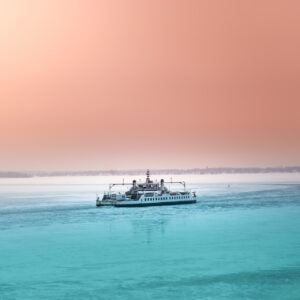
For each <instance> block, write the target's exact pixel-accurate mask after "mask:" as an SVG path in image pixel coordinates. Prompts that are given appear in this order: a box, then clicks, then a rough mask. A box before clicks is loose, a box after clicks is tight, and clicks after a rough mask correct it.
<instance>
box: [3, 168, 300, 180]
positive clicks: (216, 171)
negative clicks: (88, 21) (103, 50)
mask: <svg viewBox="0 0 300 300" xmlns="http://www.w3.org/2000/svg"><path fill="white" fill-rule="evenodd" d="M266 173H300V166H295V167H269V168H202V169H201V168H192V169H154V170H152V169H151V174H153V175H156V174H165V175H167V174H172V175H180V174H194V175H204V174H266ZM144 174H145V170H144V169H134V170H86V171H51V172H50V171H48V172H47V171H30V172H12V171H7V172H4V171H2V172H0V178H31V177H54V176H113V175H144Z"/></svg>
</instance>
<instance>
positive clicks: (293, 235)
mask: <svg viewBox="0 0 300 300" xmlns="http://www.w3.org/2000/svg"><path fill="white" fill-rule="evenodd" d="M187 181H188V179H187ZM190 187H191V188H193V189H194V190H197V192H198V194H199V202H198V203H197V204H194V205H182V206H166V207H146V208H111V207H105V208H96V207H95V192H96V191H99V185H96V184H94V183H91V184H89V183H88V180H87V182H86V183H84V184H78V183H76V184H69V183H63V184H62V183H59V184H55V183H53V182H51V183H47V182H46V183H45V182H42V183H36V182H34V183H31V182H30V179H28V180H27V182H26V183H20V182H19V181H17V180H16V182H11V181H10V182H9V183H5V182H4V183H3V182H2V183H1V184H0V299H1V300H2V299H3V300H4V299H5V300H6V299H8V300H9V299H22V300H27V299H28V300H35V299H39V300H41V299H72V300H76V299H173V298H174V299H300V184H299V183H297V182H293V183H289V182H284V183H280V182H267V183H263V182H257V183H255V182H237V183H235V182H231V183H230V187H228V184H227V183H226V184H225V183H224V182H219V183H203V182H201V178H200V177H199V178H198V179H197V178H196V179H195V178H194V179H193V182H192V184H191V186H190ZM102 188H104V186H100V190H101V189H102Z"/></svg>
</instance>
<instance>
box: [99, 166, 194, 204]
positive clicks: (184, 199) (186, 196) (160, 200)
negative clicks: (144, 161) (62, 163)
mask: <svg viewBox="0 0 300 300" xmlns="http://www.w3.org/2000/svg"><path fill="white" fill-rule="evenodd" d="M166 183H167V184H175V183H177V184H181V185H183V187H184V190H183V191H176V192H175V191H174V192H171V191H169V189H168V188H167V187H166V186H165V184H166ZM117 185H131V188H130V189H129V190H128V191H127V192H125V193H112V191H111V190H112V188H113V187H114V186H117ZM196 202H197V196H196V193H195V192H193V193H192V192H190V191H187V190H186V188H185V182H184V181H170V182H165V181H164V179H161V180H160V182H153V181H152V180H150V171H149V170H147V173H146V181H145V182H143V183H137V181H136V180H133V181H132V183H124V182H123V183H112V184H110V185H109V192H108V193H105V194H104V196H103V198H102V200H100V198H99V197H98V198H97V200H96V206H106V205H110V206H116V207H140V206H158V205H175V204H191V203H196Z"/></svg>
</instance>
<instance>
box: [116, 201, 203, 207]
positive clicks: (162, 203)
mask: <svg viewBox="0 0 300 300" xmlns="http://www.w3.org/2000/svg"><path fill="white" fill-rule="evenodd" d="M196 202H197V200H194V199H192V200H186V201H184V200H179V201H168V202H167V201H166V202H152V203H150V202H149V203H144V202H142V203H141V202H140V203H132V204H131V203H120V202H119V203H116V204H115V205H114V206H115V207H140V206H162V205H178V204H193V203H196Z"/></svg>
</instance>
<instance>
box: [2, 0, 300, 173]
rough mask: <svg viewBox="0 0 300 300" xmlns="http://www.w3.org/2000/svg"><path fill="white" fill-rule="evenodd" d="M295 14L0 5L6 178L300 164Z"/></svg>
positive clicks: (211, 5)
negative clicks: (11, 173)
mask: <svg viewBox="0 0 300 300" xmlns="http://www.w3.org/2000/svg"><path fill="white" fill-rule="evenodd" d="M299 15H300V2H299V1H293V0H288V1H283V0H282V1H278V0H272V1H266V0H259V1H258V0H252V1H240V0H228V1H223V0H207V1H201V0H197V1H194V0H172V1H171V0H152V1H144V0H126V1H123V0H110V1H101V0H98V1H96V0H84V1H83V0H72V1H71V0H70V1H69V0H51V1H50V0H47V1H46V0H26V1H23V0H1V1H0V171H1V170H2V171H7V170H85V169H128V168H129V169H130V168H133V169H135V168H139V169H143V168H150V169H151V168H152V169H154V168H155V169H157V168H193V167H226V166H232V167H242V166H261V167H265V166H288V165H300V154H299V153H300V56H299V53H300V35H299V32H300V19H299Z"/></svg>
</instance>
